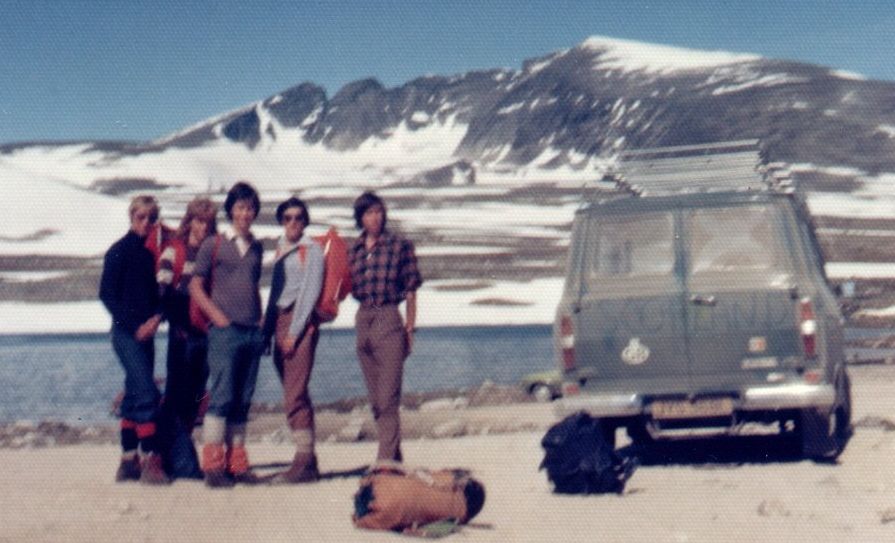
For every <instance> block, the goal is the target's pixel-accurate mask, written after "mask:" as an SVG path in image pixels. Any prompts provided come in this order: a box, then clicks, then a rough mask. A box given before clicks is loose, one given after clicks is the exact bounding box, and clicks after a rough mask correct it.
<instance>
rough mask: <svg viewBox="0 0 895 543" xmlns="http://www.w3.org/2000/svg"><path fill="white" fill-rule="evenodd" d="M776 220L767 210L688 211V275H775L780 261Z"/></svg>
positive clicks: (741, 207)
mask: <svg viewBox="0 0 895 543" xmlns="http://www.w3.org/2000/svg"><path fill="white" fill-rule="evenodd" d="M776 219H777V217H776V213H775V210H774V208H773V207H771V206H738V207H729V208H723V209H696V210H691V211H689V212H688V213H687V215H686V223H687V224H686V229H687V232H688V233H689V238H690V274H691V275H699V274H704V273H727V272H732V271H735V272H746V273H748V272H768V271H775V270H776V269H777V268H778V263H779V262H781V260H782V259H781V258H779V254H780V251H781V249H780V244H779V240H778V239H777V237H776V236H775V235H774V233H775V229H774V227H775V226H776V224H777V223H776Z"/></svg>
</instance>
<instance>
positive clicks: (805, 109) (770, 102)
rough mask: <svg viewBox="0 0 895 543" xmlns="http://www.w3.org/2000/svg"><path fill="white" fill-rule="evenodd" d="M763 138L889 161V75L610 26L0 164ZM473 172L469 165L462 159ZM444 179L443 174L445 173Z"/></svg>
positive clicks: (386, 174)
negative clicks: (525, 53)
mask: <svg viewBox="0 0 895 543" xmlns="http://www.w3.org/2000/svg"><path fill="white" fill-rule="evenodd" d="M742 138H759V139H761V140H762V141H763V142H764V144H765V146H766V148H767V150H768V154H769V158H770V159H771V160H782V161H787V162H810V163H814V164H822V165H837V166H850V167H855V168H858V169H861V170H864V171H868V172H879V171H895V139H893V138H895V84H893V83H889V82H881V81H866V80H863V79H861V78H860V77H858V76H855V75H851V74H845V73H842V72H839V71H835V70H831V69H828V68H824V67H820V66H814V65H808V64H801V63H795V62H787V61H780V60H770V59H764V58H761V57H758V56H754V55H746V54H731V53H726V52H703V51H694V50H686V49H680V48H672V47H666V46H660V45H649V44H643V43H638V42H630V41H624V40H616V39H609V38H596V37H595V38H590V39H588V40H586V41H585V42H583V43H581V44H580V45H578V46H576V47H573V48H571V49H567V50H563V51H558V52H555V53H551V54H549V55H547V56H544V57H541V58H536V59H532V60H529V61H526V62H525V63H524V64H523V66H522V68H521V69H518V70H511V69H494V70H489V71H475V72H469V73H466V74H461V75H456V76H452V77H448V76H427V77H422V78H419V79H415V80H413V81H410V82H408V83H406V84H404V85H402V86H400V87H395V88H385V87H383V86H382V85H381V84H380V83H378V82H377V81H376V80H373V79H367V80H361V81H356V82H354V83H351V84H348V85H346V86H345V87H343V88H342V89H341V90H340V91H338V92H337V93H336V94H335V96H333V97H331V98H329V97H327V95H326V93H325V92H324V90H323V89H322V88H320V87H318V86H316V85H314V84H312V83H302V84H300V85H298V86H295V87H293V88H290V89H288V90H285V91H283V92H281V93H278V94H276V95H274V96H271V97H269V98H266V99H263V100H260V101H259V102H257V103H254V104H250V105H248V106H246V107H244V108H242V109H239V110H236V111H232V112H229V113H225V114H222V115H220V116H218V117H216V118H213V119H209V120H207V121H205V122H202V123H200V124H198V125H195V126H192V127H189V128H186V129H184V130H182V131H180V132H178V133H176V134H172V135H170V136H168V137H165V138H163V139H160V140H157V141H153V142H148V143H110V142H97V143H83V144H81V145H75V146H70V145H66V146H53V145H7V146H5V147H0V161H2V162H0V164H3V165H6V164H12V165H14V166H16V167H18V168H21V169H25V170H29V171H35V172H43V173H52V174H54V175H60V176H62V177H67V178H69V177H70V178H71V181H73V182H76V183H77V184H80V185H82V186H93V187H99V188H103V189H110V183H112V182H114V181H115V180H119V181H120V180H129V181H130V182H131V185H132V186H134V185H135V184H137V185H139V183H140V182H141V181H142V182H144V183H146V184H147V187H151V186H152V185H151V183H150V182H154V183H157V184H160V185H187V186H191V187H194V188H203V189H204V188H207V186H208V185H209V184H212V185H216V184H218V183H223V184H227V183H229V182H231V181H232V179H233V178H235V177H246V178H250V179H254V180H257V181H258V182H259V183H262V184H267V183H270V184H272V185H273V186H277V187H281V188H287V187H288V188H299V187H301V186H307V185H320V184H330V183H343V182H345V181H349V182H364V183H372V184H388V183H398V182H425V181H426V180H427V179H429V178H430V177H431V176H429V175H427V173H428V172H429V171H430V170H439V171H441V170H442V169H444V168H446V167H447V168H448V170H451V169H452V168H451V167H452V166H453V165H455V164H460V168H459V170H461V172H460V174H459V175H457V176H455V179H454V181H455V182H457V183H464V182H469V181H470V180H471V179H472V178H475V179H488V178H489V176H492V177H495V176H496V177H505V176H510V177H516V178H518V174H519V173H520V171H521V170H525V173H526V176H528V177H532V176H538V177H547V178H563V177H565V178H582V177H583V178H592V177H593V176H594V175H596V174H595V172H596V171H599V170H600V168H601V167H602V164H603V163H604V160H603V159H605V158H606V157H608V156H611V155H612V154H613V152H614V151H616V150H618V149H621V148H632V147H635V148H636V147H644V146H660V145H662V146H664V145H679V144H688V143H700V142H706V141H719V140H730V139H742ZM463 172H465V173H463ZM435 177H437V178H438V179H440V180H441V182H443V180H444V179H445V177H444V175H443V174H442V175H436V176H435Z"/></svg>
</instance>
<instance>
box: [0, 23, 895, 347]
mask: <svg viewBox="0 0 895 543" xmlns="http://www.w3.org/2000/svg"><path fill="white" fill-rule="evenodd" d="M610 45H612V47H611V48H610V49H611V51H610V52H609V53H607V54H606V55H603V56H601V59H602V61H603V62H614V61H613V60H612V59H613V58H616V57H618V58H621V57H622V56H624V55H627V58H626V60H625V62H626V63H628V64H626V65H627V66H629V67H630V66H633V65H635V64H631V62H632V61H633V59H635V58H639V57H638V55H642V56H643V62H644V63H646V60H647V58H648V57H649V55H647V54H646V53H647V51H646V50H644V49H638V48H636V47H634V46H630V47H629V45H630V44H629V45H626V44H624V43H618V42H616V43H614V44H610ZM590 46H593V47H606V46H607V44H606V42H605V40H594V41H593V42H590ZM672 50H674V51H679V50H678V49H672ZM650 54H652V53H650ZM684 58H687V59H688V60H687V61H686V62H685V63H683V64H681V65H680V66H679V67H680V68H681V69H685V68H686V67H687V66H693V67H695V66H696V65H697V64H699V63H701V64H702V65H703V66H704V65H707V64H710V65H716V66H719V69H718V71H717V77H718V78H720V79H725V78H726V79H725V80H729V81H731V82H732V84H733V82H736V81H741V80H742V81H743V83H744V84H745V83H746V81H747V80H746V79H739V78H745V77H746V76H747V75H748V73H747V72H748V67H747V66H746V65H743V66H740V65H739V64H736V63H741V62H744V61H748V60H750V59H752V58H753V57H751V56H749V55H729V54H721V53H718V54H714V53H706V55H705V56H702V57H698V56H694V57H690V56H686V55H685V56H684ZM697 61H698V62H697ZM731 63H733V65H731V66H728V65H729V64H731ZM661 64H662V66H664V67H668V66H669V64H668V63H667V62H666V61H665V60H662V61H661ZM741 68H742V69H741ZM642 69H645V70H646V69H651V68H650V66H649V65H648V64H643V65H642ZM764 83H765V84H771V83H773V81H765V82H764ZM618 107H619V108H620V109H624V108H630V109H634V108H636V107H637V104H630V105H625V104H619V105H618ZM259 111H262V109H261V108H259ZM415 119H416V121H418V122H421V123H425V124H424V125H423V126H422V127H419V128H415V129H411V128H410V127H408V126H407V125H404V124H402V125H400V126H399V127H397V128H396V129H394V130H393V131H392V133H391V134H390V137H389V138H387V139H381V138H375V137H374V138H370V139H369V140H367V141H366V142H364V143H363V144H362V145H360V147H359V148H358V149H356V150H354V151H346V152H340V151H334V150H331V149H328V148H326V147H324V146H323V145H320V144H315V145H309V144H307V143H306V142H304V141H303V140H302V139H301V137H300V133H299V132H297V131H294V130H292V131H289V130H284V129H282V127H280V126H279V125H278V124H277V123H276V121H275V119H272V118H271V117H269V116H266V115H264V116H262V117H261V122H262V124H263V125H264V127H263V128H264V130H262V133H265V134H267V129H268V128H269V129H270V130H271V131H272V132H274V133H276V134H277V140H276V142H275V143H274V142H273V141H272V140H268V139H262V141H261V142H259V144H258V145H257V146H256V148H255V150H254V151H251V150H249V149H247V148H246V147H245V146H244V145H241V144H235V143H228V142H218V143H216V144H214V145H210V146H208V147H206V148H202V149H192V150H184V149H169V150H167V151H164V152H160V153H146V154H143V155H140V156H121V157H117V158H114V159H113V158H109V156H107V155H103V154H101V153H97V152H85V150H86V149H87V146H84V145H69V146H65V147H60V148H55V149H51V148H49V147H29V148H25V149H23V150H19V151H14V152H11V153H9V154H4V155H0V187H2V188H3V189H4V191H5V194H6V195H7V197H5V198H3V199H0V255H6V256H15V255H20V256H21V255H43V256H53V255H58V256H74V257H84V258H99V257H101V256H102V255H103V253H104V252H105V251H106V249H107V248H108V247H109V245H111V244H112V243H113V242H114V241H115V240H116V239H118V238H120V237H121V236H122V235H123V234H124V232H125V231H126V230H127V206H128V200H129V195H122V196H118V197H115V196H108V195H104V194H101V193H98V192H96V191H95V190H92V189H91V187H92V185H93V184H94V183H95V182H96V181H97V180H112V179H124V178H142V179H152V180H155V181H156V182H158V183H160V184H166V185H172V186H176V188H170V189H168V190H164V191H159V192H158V195H159V197H160V200H161V202H162V212H163V217H164V218H165V221H166V222H168V223H169V224H176V221H177V218H178V217H179V216H180V214H182V213H183V207H184V202H185V201H187V200H188V199H189V198H190V197H191V195H192V194H196V193H202V192H205V191H209V190H210V191H213V192H215V193H219V191H220V189H222V188H226V187H227V186H229V185H230V184H232V183H233V181H235V180H237V179H247V180H250V181H251V182H252V183H254V184H255V186H256V187H257V188H258V189H259V190H260V191H261V193H262V195H263V197H264V199H265V200H266V201H275V200H277V199H281V198H285V197H287V196H288V195H290V194H293V193H295V192H298V193H299V194H300V195H301V196H303V197H306V198H318V199H322V200H325V199H327V198H338V199H342V200H345V199H348V198H353V197H355V196H357V195H358V194H360V192H361V191H363V190H367V189H375V190H377V191H379V193H380V194H381V195H382V196H383V197H384V198H385V199H386V200H387V201H389V199H393V198H394V199H397V198H405V199H410V201H413V200H412V199H414V198H418V200H419V202H418V203H415V204H414V207H413V208H408V207H394V208H392V209H390V210H389V219H390V221H394V224H395V225H396V226H397V227H399V228H400V229H402V230H403V229H406V230H408V231H431V232H434V233H436V234H437V235H439V236H443V237H444V238H445V239H461V240H466V243H460V244H458V243H457V242H453V241H452V242H447V243H444V244H438V243H432V244H426V243H424V242H421V243H419V244H418V250H419V254H420V256H421V257H422V258H426V257H431V256H449V257H457V258H462V257H463V256H464V255H467V256H473V255H487V254H497V253H502V252H506V251H507V250H508V249H507V247H513V246H514V245H515V244H516V243H534V244H542V245H543V246H545V247H546V246H549V247H551V248H555V247H564V246H566V245H567V244H568V226H569V224H570V223H571V221H572V218H573V216H574V213H575V211H576V209H578V207H579V205H580V203H579V198H578V197H577V196H574V197H571V196H570V197H567V198H565V199H561V200H559V201H556V200H551V201H550V202H549V203H547V202H545V203H537V202H532V203H528V200H526V203H519V201H518V200H517V201H515V202H513V201H511V200H508V201H506V202H502V201H499V198H500V197H501V196H502V195H504V194H509V193H510V192H511V191H516V190H518V189H522V188H525V187H527V186H534V185H542V184H544V183H554V184H556V185H558V186H564V187H581V186H585V185H588V186H598V185H599V183H598V182H596V181H595V180H597V179H600V177H601V172H602V171H603V168H604V167H605V166H606V162H605V160H597V159H590V158H588V157H586V156H577V155H574V154H570V155H568V156H569V158H571V159H572V160H573V162H575V165H574V167H561V168H555V169H545V168H541V167H538V166H537V164H534V165H529V166H527V167H521V168H520V167H515V166H513V165H510V164H502V163H497V164H492V165H487V164H484V165H483V164H473V166H474V168H475V169H476V183H475V184H474V185H455V186H448V187H439V188H434V187H419V186H412V185H406V184H403V183H405V182H406V181H409V180H411V179H413V178H414V176H416V175H418V174H419V173H420V172H421V171H426V170H430V169H432V168H436V167H441V166H445V165H448V164H453V163H454V162H456V160H457V158H456V157H455V156H454V154H453V153H454V151H455V149H456V148H457V146H458V144H459V142H460V141H461V140H462V138H463V137H464V135H465V134H466V126H465V125H463V124H461V123H458V122H457V121H456V120H455V118H454V117H447V118H441V119H440V118H439V116H438V115H432V116H429V117H426V118H424V117H423V116H422V115H417V116H416V118H415ZM267 137H268V136H265V138H267ZM505 152H506V149H495V153H505ZM559 152H560V151H558V150H556V149H552V148H549V147H548V148H547V150H545V151H544V154H543V155H542V157H541V159H542V160H541V161H542V162H543V161H546V160H549V159H550V158H553V157H555V156H557V154H558V153H559ZM536 163H540V162H538V161H536ZM793 170H796V171H799V170H800V171H807V170H818V171H822V172H823V173H826V174H831V175H843V176H849V177H854V178H856V179H857V180H859V181H860V182H861V183H862V186H861V188H860V189H858V190H856V191H855V192H853V193H833V192H811V193H809V194H808V195H807V199H808V204H809V208H810V210H811V212H812V213H813V214H815V215H822V216H833V217H856V218H893V219H895V176H892V175H888V176H886V175H884V176H878V177H871V176H867V175H864V174H862V173H861V172H856V171H853V170H846V169H831V168H826V169H820V168H815V167H814V166H812V165H804V164H802V165H795V166H793ZM541 190H543V189H541ZM448 199H449V200H448ZM311 215H312V220H313V224H312V226H311V228H310V230H309V233H310V234H312V235H315V234H319V233H322V232H323V231H324V230H325V228H326V227H328V226H335V227H336V228H338V229H339V230H340V232H341V233H342V234H343V235H346V236H348V237H353V236H354V235H355V234H356V229H355V226H354V219H353V217H352V210H351V209H350V208H349V207H347V206H340V205H330V204H321V205H316V206H313V208H312V209H311ZM879 232H880V233H884V232H887V231H885V230H880V231H879ZM255 233H256V235H258V236H261V237H268V238H272V237H276V236H278V235H279V233H280V228H279V227H276V226H272V225H258V226H256V228H255ZM492 246H493V248H492ZM271 257H272V254H268V255H266V259H267V261H268V262H269V260H270V258H271ZM529 264H532V265H542V264H545V263H544V262H529ZM521 265H524V264H520V266H521ZM827 272H828V274H829V275H830V277H833V278H847V277H856V278H870V277H874V278H878V277H887V278H888V277H893V278H895V264H893V265H889V264H885V263H883V264H880V263H872V264H863V263H842V262H832V263H830V264H828V267H827ZM48 274H50V275H48ZM54 278H58V275H52V274H51V271H48V270H44V271H41V270H35V271H31V272H13V271H2V270H0V280H2V281H4V282H27V281H41V280H50V279H54ZM561 291H562V278H559V277H549V278H543V279H538V280H535V281H531V282H513V281H490V282H489V281H475V282H474V283H473V284H470V285H469V286H468V288H463V285H462V278H455V279H452V280H445V281H427V282H426V283H425V284H424V286H423V288H422V290H421V291H420V312H419V323H418V324H419V325H420V326H450V325H475V324H488V325H501V324H503V325H511V324H536V323H541V324H545V323H549V322H551V321H552V319H553V312H554V310H555V307H556V303H557V302H558V300H559V298H560V295H561ZM0 314H2V315H3V318H2V320H0V333H50V332H96V331H103V330H106V329H108V327H109V317H108V315H107V313H106V311H105V310H104V309H103V307H102V306H101V305H100V303H99V302H94V301H89V302H77V303H54V304H24V303H12V302H0ZM353 314H354V304H353V302H351V301H348V302H346V304H345V305H344V306H343V309H342V314H341V315H340V317H339V319H338V320H337V321H336V323H335V324H334V326H337V327H343V328H347V327H351V326H353Z"/></svg>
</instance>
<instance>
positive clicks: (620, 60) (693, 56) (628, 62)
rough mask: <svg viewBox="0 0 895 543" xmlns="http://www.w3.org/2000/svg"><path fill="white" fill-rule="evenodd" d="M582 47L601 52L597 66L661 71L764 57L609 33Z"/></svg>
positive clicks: (590, 39) (591, 40)
mask: <svg viewBox="0 0 895 543" xmlns="http://www.w3.org/2000/svg"><path fill="white" fill-rule="evenodd" d="M578 49H582V50H589V51H593V52H595V53H597V54H598V56H597V60H596V66H597V67H599V68H600V69H621V70H622V71H625V72H635V71H637V72H646V73H657V74H669V73H672V72H679V71H688V70H704V69H706V68H715V67H718V66H725V65H729V64H739V63H744V62H755V61H758V60H761V59H762V57H761V56H758V55H753V54H747V53H731V52H728V51H705V50H699V49H687V48H684V47H674V46H670V45H659V44H653V43H646V42H639V41H633V40H623V39H618V38H609V37H605V36H591V37H590V38H588V39H586V40H584V41H583V42H582V43H581V44H580V45H579V46H578Z"/></svg>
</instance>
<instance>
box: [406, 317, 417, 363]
mask: <svg viewBox="0 0 895 543" xmlns="http://www.w3.org/2000/svg"><path fill="white" fill-rule="evenodd" d="M404 331H406V332H407V334H405V336H404V337H406V338H407V356H410V353H411V352H413V334H414V332H416V328H414V327H413V326H411V325H409V324H408V325H407V326H405V327H404Z"/></svg>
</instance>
